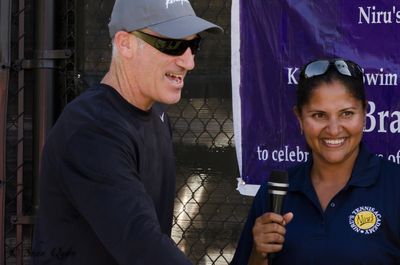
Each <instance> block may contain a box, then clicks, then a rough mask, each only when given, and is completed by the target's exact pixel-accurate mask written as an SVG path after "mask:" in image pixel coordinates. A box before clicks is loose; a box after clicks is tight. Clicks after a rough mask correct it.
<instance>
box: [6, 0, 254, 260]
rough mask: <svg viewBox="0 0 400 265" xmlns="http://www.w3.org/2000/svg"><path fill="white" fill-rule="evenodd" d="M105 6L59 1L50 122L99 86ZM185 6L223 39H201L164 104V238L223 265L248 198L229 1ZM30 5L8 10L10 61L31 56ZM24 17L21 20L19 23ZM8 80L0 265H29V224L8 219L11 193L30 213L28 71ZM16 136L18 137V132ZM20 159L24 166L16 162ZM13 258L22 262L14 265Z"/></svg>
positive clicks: (28, 0) (104, 65) (104, 56)
mask: <svg viewBox="0 0 400 265" xmlns="http://www.w3.org/2000/svg"><path fill="white" fill-rule="evenodd" d="M113 2H114V1H109V0H103V1H101V0H82V1H74V0H62V1H59V2H57V8H56V9H57V13H56V17H57V23H56V32H57V35H56V43H55V44H56V46H57V47H56V48H57V49H68V50H71V51H72V56H71V57H69V58H67V59H65V60H63V62H62V63H61V64H57V72H56V87H55V99H54V100H55V106H54V112H55V115H56V116H57V115H58V114H59V113H60V112H61V111H62V109H63V107H64V106H65V105H66V104H67V103H68V102H70V101H71V100H72V99H73V98H75V97H76V96H77V95H79V94H80V93H81V92H82V91H83V90H85V89H86V88H87V87H88V86H89V85H91V84H93V83H95V82H98V81H100V79H101V77H102V76H103V75H104V73H105V72H106V71H107V69H108V67H109V63H110V56H111V45H110V40H109V36H108V29H107V24H108V21H109V14H110V12H111V9H112V6H113ZM191 3H192V6H193V8H194V9H195V11H196V13H197V14H198V15H199V16H202V17H204V18H206V19H208V20H210V21H212V22H215V23H216V24H219V25H220V26H222V27H223V28H224V33H223V34H220V35H205V36H204V38H205V41H204V44H203V46H202V48H201V52H200V53H199V54H198V55H196V68H195V70H193V71H192V72H190V73H189V74H188V75H187V77H186V79H185V87H184V90H183V92H182V99H181V101H180V102H179V103H177V104H175V105H171V106H169V108H168V114H169V117H170V119H171V122H172V125H173V141H174V146H175V153H176V160H177V196H176V200H175V209H174V219H173V229H172V238H173V240H174V241H175V242H176V243H177V245H178V247H179V248H180V249H181V250H182V251H183V252H184V253H185V254H186V255H187V256H188V257H189V258H190V260H191V261H192V262H193V263H194V264H199V265H206V264H218V265H219V264H229V262H230V260H231V259H232V256H233V254H234V250H235V247H236V243H237V241H238V238H239V235H240V232H241V229H242V225H243V223H244V221H245V218H246V216H247V212H248V209H249V206H250V203H251V201H252V198H249V197H245V196H241V195H240V194H239V193H238V192H237V191H236V186H237V181H236V178H237V177H239V173H238V166H237V162H236V155H235V150H234V146H235V143H234V138H233V136H234V132H233V119H232V103H231V83H230V82H231V81H230V80H231V78H230V8H231V1H230V0H207V1H201V0H193V1H191ZM21 7H22V9H23V10H21ZM33 9H34V1H33V0H25V1H24V0H20V1H19V5H18V4H15V5H14V6H13V14H14V15H13V27H14V28H15V30H13V32H15V33H14V34H13V40H14V42H13V51H12V52H13V54H14V58H13V59H14V61H15V60H18V57H22V58H29V56H31V55H32V52H33V48H32V47H33V45H32V43H33V40H34V37H33V36H32V33H29V32H34V28H33V23H30V22H29V20H32V19H33V16H34V10H33ZM23 12H24V16H25V22H21V19H20V15H21V14H23ZM31 22H32V21H31ZM21 23H23V24H24V25H25V28H24V32H21V27H20V24H21ZM17 32H18V33H17ZM21 39H23V43H24V46H25V47H24V52H23V53H22V54H21V53H18V50H19V49H21V47H20V46H19V45H21V44H20V43H21ZM20 59H21V58H20ZM12 75H13V76H12V80H13V81H12V83H11V85H10V92H9V94H10V97H9V102H8V125H7V198H6V204H7V205H6V211H7V216H6V219H5V224H6V228H7V230H6V264H29V256H30V243H31V242H30V240H31V228H32V226H31V224H30V223H29V221H26V222H25V223H24V222H21V223H20V224H18V222H15V220H14V222H13V219H12V216H16V211H17V209H18V205H17V204H18V203H17V201H18V199H17V198H18V194H23V204H22V205H23V209H24V214H25V215H28V216H29V215H31V214H32V215H33V214H34V209H33V206H32V190H33V189H32V135H33V134H34V128H32V127H33V121H32V119H33V118H32V117H33V107H32V105H33V102H34V94H33V92H32V91H33V89H34V87H33V82H32V80H31V79H32V77H31V74H30V73H29V72H27V71H24V69H17V68H16V69H14V71H13V73H12ZM21 75H24V76H25V80H24V82H23V83H24V84H21V77H20V76H21ZM18 80H19V81H18ZM21 93H22V95H23V96H21ZM21 100H22V101H21ZM21 104H22V106H23V111H22V113H23V114H21ZM18 106H19V109H18ZM21 119H22V120H23V121H24V122H21ZM21 131H22V132H23V137H22V138H21V137H20V136H18V135H21ZM18 132H20V133H19V134H18ZM21 146H22V147H21ZM21 148H22V149H21ZM21 152H22V153H21ZM21 155H22V160H21V158H20V160H18V157H20V156H21ZM21 170H22V172H23V184H24V186H23V187H24V188H23V192H22V193H21V189H20V188H18V187H20V184H21V183H18V181H17V175H18V173H17V172H21ZM18 226H20V227H23V228H24V229H23V230H22V233H23V236H22V237H21V236H19V237H20V238H22V239H23V240H22V241H18V239H17V237H18V236H17V233H19V232H17V230H18V228H17V227H18ZM21 229H22V228H21ZM20 246H21V248H20ZM22 246H23V248H22ZM21 255H22V256H24V257H25V259H23V261H18V259H19V256H21ZM22 256H21V257H22Z"/></svg>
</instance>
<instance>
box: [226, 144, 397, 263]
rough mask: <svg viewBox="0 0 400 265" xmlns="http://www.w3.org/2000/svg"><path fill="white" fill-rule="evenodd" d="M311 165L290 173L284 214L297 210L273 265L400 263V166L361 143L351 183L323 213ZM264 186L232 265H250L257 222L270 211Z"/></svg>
mask: <svg viewBox="0 0 400 265" xmlns="http://www.w3.org/2000/svg"><path fill="white" fill-rule="evenodd" d="M311 165H312V161H309V162H307V163H304V164H301V165H299V166H296V167H294V168H291V169H289V192H288V194H287V195H286V197H285V199H284V204H283V213H286V212H290V211H291V212H293V214H294V218H293V220H292V221H291V222H290V223H289V224H288V225H287V226H286V229H287V232H286V237H285V243H284V246H283V249H282V251H281V252H279V253H277V255H276V256H275V259H274V262H273V265H289V264H290V265H294V264H299V265H300V264H301V265H314V264H315V265H316V264H324V265H329V264H332V265H336V264H337V265H346V264H349V265H350V264H352V265H353V264H363V265H369V264H370V265H378V264H385V265H390V264H400V166H399V165H397V164H394V163H391V162H389V161H386V160H384V159H382V158H379V157H377V156H376V155H373V154H371V153H369V152H368V151H367V150H366V148H365V147H363V146H362V145H361V148H360V152H359V155H358V157H357V160H356V163H355V167H354V169H353V172H352V176H351V179H350V180H349V182H348V184H347V185H346V186H345V187H344V188H343V189H342V190H341V191H340V192H339V193H338V194H336V195H335V196H334V197H333V198H332V200H331V201H330V202H329V204H328V207H327V208H326V210H325V211H322V208H321V206H320V203H319V201H318V197H317V194H316V192H315V190H314V188H313V186H312V184H311V180H310V170H311ZM266 194H267V185H266V184H263V185H262V186H261V187H260V189H259V191H258V193H257V195H256V197H255V198H254V202H253V205H252V208H251V210H250V212H249V216H248V219H247V222H246V224H245V227H244V230H243V231H242V235H241V238H240V241H239V244H238V247H237V249H236V253H235V256H234V258H233V260H232V263H231V264H237V265H239V264H240V265H243V264H247V261H248V258H249V256H250V253H251V249H252V246H253V237H252V227H253V225H254V222H255V219H256V218H257V217H258V216H260V215H262V214H263V213H265V212H267V211H268V209H267V205H269V204H268V201H267V200H268V198H267V197H268V196H267V195H266Z"/></svg>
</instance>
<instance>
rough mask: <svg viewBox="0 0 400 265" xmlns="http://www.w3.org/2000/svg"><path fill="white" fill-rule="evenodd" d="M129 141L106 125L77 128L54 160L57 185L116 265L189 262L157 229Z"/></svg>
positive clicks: (150, 203)
mask: <svg viewBox="0 0 400 265" xmlns="http://www.w3.org/2000/svg"><path fill="white" fill-rule="evenodd" d="M116 134H118V137H116V136H115V135H116ZM135 145H136V143H133V142H132V140H131V139H130V138H129V137H127V136H124V133H122V132H119V133H118V132H114V131H113V132H112V133H110V130H109V128H108V129H106V130H103V129H101V128H87V129H85V130H80V131H79V132H77V133H75V134H74V135H73V137H71V139H70V140H69V141H68V146H67V148H66V150H65V152H64V155H63V159H62V162H61V163H60V165H59V166H60V167H61V172H62V173H63V176H62V178H61V182H63V183H61V184H62V185H64V187H65V191H66V194H67V196H68V197H69V199H70V201H71V203H72V204H73V205H74V206H75V208H76V209H77V210H78V211H79V213H80V214H81V215H82V216H83V218H84V219H85V220H86V221H87V222H88V223H89V225H90V226H91V227H92V229H93V231H94V232H95V233H96V235H97V237H98V238H99V239H100V241H101V242H102V244H103V245H104V246H105V248H106V249H107V250H108V251H109V252H110V254H111V255H112V256H113V257H114V258H115V259H116V260H117V262H118V264H121V265H128V264H152V265H156V264H171V265H178V264H185V265H189V264H191V263H190V262H189V260H188V259H187V258H186V257H185V256H184V254H183V253H182V252H181V251H180V250H179V249H178V248H177V246H176V245H175V243H174V242H173V241H172V240H171V239H170V238H169V237H168V236H167V235H165V234H163V233H162V232H161V230H160V225H159V222H158V219H157V215H156V213H155V209H154V204H153V202H152V200H151V198H150V197H149V195H148V194H147V193H146V191H145V189H144V186H143V184H142V182H141V181H140V176H139V173H138V168H137V167H138V166H137V164H138V161H137V160H138V159H140V158H138V157H137V154H135V152H134V151H132V150H135V148H134V147H135ZM136 150H137V149H136ZM141 174H146V172H141Z"/></svg>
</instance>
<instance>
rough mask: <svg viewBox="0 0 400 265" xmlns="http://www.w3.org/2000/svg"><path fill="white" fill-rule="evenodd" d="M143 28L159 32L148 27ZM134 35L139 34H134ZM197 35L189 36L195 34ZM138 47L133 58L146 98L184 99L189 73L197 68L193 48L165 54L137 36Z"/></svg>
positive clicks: (135, 81)
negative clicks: (175, 53)
mask: <svg viewBox="0 0 400 265" xmlns="http://www.w3.org/2000/svg"><path fill="white" fill-rule="evenodd" d="M143 32H145V33H148V34H151V35H154V36H159V35H158V34H157V33H155V32H152V31H150V30H148V29H145V30H143ZM132 37H133V38H136V37H134V36H132ZM195 37H196V35H193V36H190V37H188V38H186V39H188V40H190V39H193V38H195ZM135 41H138V45H139V47H138V49H137V51H136V54H135V56H134V57H135V59H134V60H133V61H132V65H131V66H132V67H131V69H132V73H131V74H132V77H133V80H132V81H133V84H136V87H137V90H138V94H137V95H136V96H139V97H141V100H142V101H143V102H148V103H149V104H150V105H151V104H152V103H154V102H155V101H158V102H162V103H165V104H173V103H176V102H178V101H179V100H180V98H181V91H182V88H183V85H184V81H183V80H184V78H185V76H186V73H187V72H188V71H190V70H192V69H193V68H194V65H195V64H194V55H193V54H192V52H191V50H190V48H187V49H186V51H185V52H184V53H183V54H182V55H179V56H171V55H167V54H164V53H162V52H160V51H158V50H157V49H155V48H154V47H152V46H151V45H149V44H147V43H146V42H144V41H142V40H140V39H137V40H135Z"/></svg>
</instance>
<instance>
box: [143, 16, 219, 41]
mask: <svg viewBox="0 0 400 265" xmlns="http://www.w3.org/2000/svg"><path fill="white" fill-rule="evenodd" d="M148 28H149V29H151V30H153V31H155V32H157V33H159V34H161V35H163V36H166V37H168V38H172V39H182V38H185V37H188V36H190V35H194V34H198V33H200V32H202V31H207V32H210V33H221V32H223V29H222V28H221V27H220V26H217V25H215V24H213V23H211V22H208V21H207V20H204V19H202V18H199V17H196V16H185V17H180V18H177V19H173V20H169V21H166V22H162V23H159V24H155V25H151V26H148Z"/></svg>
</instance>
